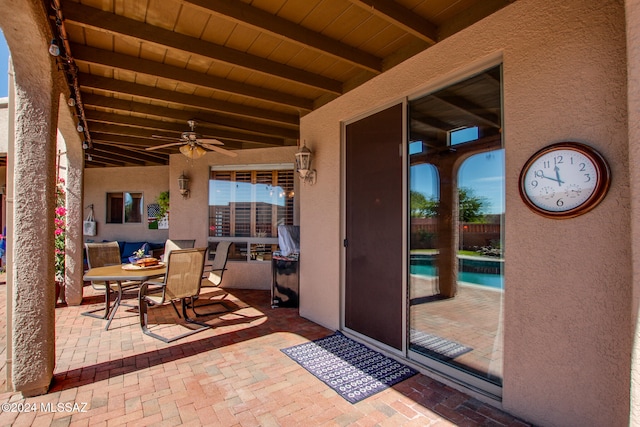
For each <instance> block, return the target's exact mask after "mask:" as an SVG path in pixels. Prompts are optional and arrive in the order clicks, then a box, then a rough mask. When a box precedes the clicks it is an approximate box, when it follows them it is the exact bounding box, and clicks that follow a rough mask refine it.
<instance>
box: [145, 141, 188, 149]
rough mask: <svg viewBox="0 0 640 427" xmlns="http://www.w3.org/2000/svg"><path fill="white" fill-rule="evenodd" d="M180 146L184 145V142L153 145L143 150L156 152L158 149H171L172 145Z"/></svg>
mask: <svg viewBox="0 0 640 427" xmlns="http://www.w3.org/2000/svg"><path fill="white" fill-rule="evenodd" d="M182 144H184V142H172V143H170V144H162V145H154V146H153V147H147V148H145V150H147V151H151V150H158V149H160V148H166V147H172V146H174V145H182Z"/></svg>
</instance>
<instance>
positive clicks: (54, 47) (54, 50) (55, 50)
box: [49, 39, 60, 56]
mask: <svg viewBox="0 0 640 427" xmlns="http://www.w3.org/2000/svg"><path fill="white" fill-rule="evenodd" d="M49 53H50V54H51V56H60V46H58V40H56V39H51V44H50V45H49Z"/></svg>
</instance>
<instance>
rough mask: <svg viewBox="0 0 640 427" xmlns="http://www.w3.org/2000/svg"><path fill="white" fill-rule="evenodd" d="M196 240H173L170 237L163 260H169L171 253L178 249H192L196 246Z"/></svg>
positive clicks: (165, 246) (166, 243)
mask: <svg viewBox="0 0 640 427" xmlns="http://www.w3.org/2000/svg"><path fill="white" fill-rule="evenodd" d="M195 245H196V241H195V239H194V240H172V239H168V240H167V241H166V242H165V244H164V254H163V255H162V260H163V261H164V262H167V261H168V260H169V254H170V253H171V251H174V250H176V249H191V248H193V247H195Z"/></svg>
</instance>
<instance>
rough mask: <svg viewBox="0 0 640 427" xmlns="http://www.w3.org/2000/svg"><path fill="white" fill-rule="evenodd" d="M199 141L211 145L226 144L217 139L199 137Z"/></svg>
mask: <svg viewBox="0 0 640 427" xmlns="http://www.w3.org/2000/svg"><path fill="white" fill-rule="evenodd" d="M198 142H201V143H203V144H211V145H224V143H223V142H221V141H218V140H217V139H198Z"/></svg>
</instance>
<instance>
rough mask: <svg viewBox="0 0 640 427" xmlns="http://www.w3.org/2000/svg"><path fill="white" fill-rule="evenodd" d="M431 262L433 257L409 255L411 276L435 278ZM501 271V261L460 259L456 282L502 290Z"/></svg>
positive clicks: (434, 269) (502, 278) (502, 279)
mask: <svg viewBox="0 0 640 427" xmlns="http://www.w3.org/2000/svg"><path fill="white" fill-rule="evenodd" d="M433 261H434V256H433V255H411V268H410V272H411V274H416V275H419V276H426V277H435V276H436V267H435V266H434V265H433ZM463 264H464V267H463ZM491 264H493V265H494V267H493V268H488V267H487V265H491ZM474 267H477V268H474ZM465 270H466V271H465ZM469 270H471V271H469ZM501 270H502V261H500V260H496V261H493V260H476V259H473V258H460V270H459V271H458V281H460V282H466V283H471V284H474V285H479V286H487V287H490V288H495V289H504V277H503V276H502V274H501V273H500V271H501ZM487 271H492V272H487Z"/></svg>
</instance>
